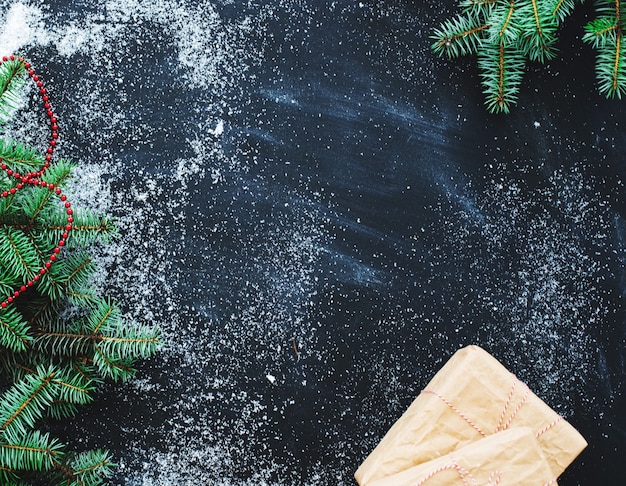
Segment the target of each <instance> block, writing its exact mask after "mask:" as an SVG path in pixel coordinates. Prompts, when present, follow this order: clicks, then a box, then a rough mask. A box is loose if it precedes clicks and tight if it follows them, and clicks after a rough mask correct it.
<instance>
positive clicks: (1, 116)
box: [0, 60, 26, 125]
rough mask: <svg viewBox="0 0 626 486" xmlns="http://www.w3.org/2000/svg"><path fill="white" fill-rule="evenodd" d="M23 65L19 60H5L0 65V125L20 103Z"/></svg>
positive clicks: (7, 119) (8, 118)
mask: <svg viewBox="0 0 626 486" xmlns="http://www.w3.org/2000/svg"><path fill="white" fill-rule="evenodd" d="M24 71H25V68H24V64H23V63H22V62H20V61H19V60H7V61H5V62H3V63H2V64H0V125H4V124H5V123H6V122H8V121H9V120H10V119H11V118H12V116H13V113H14V112H15V110H16V109H17V107H18V106H19V105H20V103H21V101H22V96H21V88H22V87H23V86H24V83H25V81H26V80H25V77H24V76H23V73H24Z"/></svg>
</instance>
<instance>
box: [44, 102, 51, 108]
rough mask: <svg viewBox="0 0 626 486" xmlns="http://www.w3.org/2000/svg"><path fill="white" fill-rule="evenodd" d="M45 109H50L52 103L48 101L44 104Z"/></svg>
mask: <svg viewBox="0 0 626 486" xmlns="http://www.w3.org/2000/svg"><path fill="white" fill-rule="evenodd" d="M43 107H44V109H46V110H49V109H50V103H48V102H47V101H46V102H45V103H44V104H43Z"/></svg>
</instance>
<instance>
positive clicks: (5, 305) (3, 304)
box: [0, 301, 8, 309]
mask: <svg viewBox="0 0 626 486" xmlns="http://www.w3.org/2000/svg"><path fill="white" fill-rule="evenodd" d="M0 305H2V308H3V309H6V308H7V305H8V304H7V303H6V301H5V302H3V303H2V304H0Z"/></svg>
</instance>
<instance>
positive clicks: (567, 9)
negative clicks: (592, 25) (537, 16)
mask: <svg viewBox="0 0 626 486" xmlns="http://www.w3.org/2000/svg"><path fill="white" fill-rule="evenodd" d="M584 1H585V0H548V1H547V5H548V7H549V9H550V11H551V12H552V16H553V17H554V18H555V19H556V21H557V22H558V23H559V24H561V23H563V22H564V21H565V19H566V18H567V17H569V16H570V15H571V14H572V12H573V11H574V9H575V8H576V4H582V3H584Z"/></svg>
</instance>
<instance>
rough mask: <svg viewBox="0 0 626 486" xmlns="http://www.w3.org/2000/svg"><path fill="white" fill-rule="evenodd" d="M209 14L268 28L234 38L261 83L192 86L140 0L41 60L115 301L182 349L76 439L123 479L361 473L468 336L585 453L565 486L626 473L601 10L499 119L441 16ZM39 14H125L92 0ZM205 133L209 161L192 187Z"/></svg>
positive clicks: (115, 398)
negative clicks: (567, 429)
mask: <svg viewBox="0 0 626 486" xmlns="http://www.w3.org/2000/svg"><path fill="white" fill-rule="evenodd" d="M133 5H134V4H133ZM185 5H186V4H185ZM189 5H193V4H191V3H190V4H189ZM197 5H198V7H197V8H198V9H200V10H202V9H204V11H211V12H212V13H214V14H216V15H217V16H218V17H219V19H220V23H219V27H217V28H214V26H212V25H211V26H206V25H205V28H206V29H207V30H206V34H207V36H211V35H216V34H224V35H225V36H226V37H228V35H229V33H232V32H233V31H232V30H229V29H228V27H229V26H233V25H242V23H243V22H244V20H245V19H246V18H253V19H256V21H255V22H253V26H252V28H250V29H249V30H242V29H239V30H237V31H236V32H237V33H238V35H239V36H240V37H238V38H236V39H234V40H233V45H234V46H235V47H238V48H240V49H242V50H243V51H246V50H247V51H248V54H247V57H246V59H247V63H248V64H247V69H246V71H245V72H243V73H237V72H235V73H234V74H233V73H232V72H229V68H228V62H224V63H223V64H220V63H218V66H217V72H218V78H219V75H221V76H223V77H224V79H228V80H229V81H228V82H225V83H224V84H223V85H220V86H218V87H216V86H214V85H211V84H209V85H208V87H207V86H203V85H200V84H194V83H193V82H189V78H188V77H187V78H186V77H185V75H186V73H187V74H188V66H186V65H185V64H184V63H183V62H181V60H180V58H179V57H177V56H178V55H179V52H178V51H177V46H176V43H175V32H174V31H173V30H168V26H167V25H165V24H163V23H159V22H160V21H157V20H155V18H156V17H151V16H150V15H144V14H142V15H143V17H142V15H139V18H140V19H141V22H137V18H136V17H133V15H131V14H132V11H137V10H140V9H138V8H137V7H136V6H132V5H131V4H130V3H129V7H128V8H129V11H130V12H131V13H129V15H128V24H126V25H124V26H123V35H122V36H121V37H120V38H115V42H113V43H110V44H106V46H105V47H104V48H103V49H102V50H100V51H97V53H96V54H93V51H87V52H86V53H85V52H83V51H78V52H76V53H74V54H72V55H70V56H67V55H63V53H62V52H59V49H58V48H57V47H56V46H55V44H54V42H53V43H51V44H49V45H46V46H43V47H41V46H34V47H27V48H26V52H25V53H26V54H27V56H28V57H29V58H30V59H31V60H32V61H33V64H34V65H36V66H37V67H38V70H39V71H40V72H41V73H42V74H44V76H45V77H46V78H47V79H48V80H49V82H50V85H51V90H52V92H53V93H55V94H56V95H57V96H56V100H57V101H56V106H57V111H58V112H59V118H60V120H61V122H60V123H62V129H63V132H62V135H63V137H64V140H65V142H64V143H65V145H64V146H63V148H64V150H66V152H67V153H68V155H72V156H73V157H75V158H78V159H80V160H81V161H84V163H85V164H86V165H87V166H89V165H91V166H93V167H97V168H99V170H100V174H99V177H100V180H99V182H98V184H101V185H103V186H104V187H108V188H110V191H111V193H110V198H111V200H112V201H113V202H112V203H111V210H112V211H113V212H115V213H116V214H117V215H118V217H119V218H120V221H121V222H122V226H121V232H122V234H123V236H124V235H125V236H126V241H125V240H124V239H122V240H121V242H118V243H116V244H115V245H117V246H116V247H115V248H116V249H118V251H114V252H111V254H112V255H113V256H112V259H109V260H107V261H108V262H109V263H108V265H107V271H108V272H109V273H110V274H111V275H113V277H111V281H110V282H109V284H108V288H109V291H110V292H112V293H113V294H114V295H116V296H117V297H118V298H119V299H120V300H121V301H122V302H124V303H125V304H124V305H125V306H126V309H127V311H128V312H129V313H130V314H132V315H133V316H134V317H135V318H138V319H145V320H151V321H154V322H155V323H158V324H159V325H161V326H163V328H164V331H165V339H166V341H167V342H168V347H167V348H166V349H165V350H164V351H163V353H162V354H161V355H160V356H159V357H157V358H155V359H153V360H151V361H150V362H149V363H146V364H145V365H143V366H141V368H140V374H139V376H140V378H141V379H142V380H143V381H142V386H139V387H136V386H132V385H124V386H117V385H115V386H108V387H107V388H105V390H104V392H103V393H102V394H101V395H100V396H99V397H98V401H97V403H96V404H95V405H94V406H92V407H90V408H89V409H88V411H87V412H86V414H85V415H84V418H83V419H82V420H84V423H82V424H81V423H80V422H79V423H78V426H77V428H76V430H74V431H73V432H72V431H70V432H71V433H70V435H71V436H72V434H73V436H76V434H79V435H81V436H83V435H84V436H85V437H86V438H85V439H82V440H81V442H82V443H84V444H85V445H90V446H92V445H103V446H106V447H108V448H110V449H112V450H113V452H114V453H115V454H116V456H117V457H118V458H119V459H120V461H119V462H121V463H122V464H123V468H121V469H120V470H119V473H118V475H117V477H116V478H117V483H118V484H174V483H176V484H248V483H249V482H250V484H252V483H254V484H257V483H261V482H262V481H266V482H268V483H270V484H281V485H282V484H285V485H286V484H329V485H330V484H353V483H352V481H353V480H352V475H353V473H354V471H355V470H356V468H357V467H358V465H359V464H360V463H361V461H362V460H363V459H364V458H365V457H366V456H367V454H368V453H369V452H370V451H371V450H372V449H373V447H374V446H375V445H376V443H377V442H378V441H379V440H380V438H381V437H382V436H383V434H384V433H385V432H386V431H387V429H388V428H389V427H390V426H391V424H392V423H393V422H394V421H395V420H396V419H397V418H398V417H399V416H400V415H401V413H402V412H403V411H404V410H405V409H406V407H407V406H408V405H409V404H410V403H411V401H412V400H413V398H414V397H415V396H416V395H417V394H418V393H419V391H420V390H421V389H422V388H423V387H424V386H425V385H426V384H427V382H428V380H429V379H430V378H431V377H432V376H433V374H434V373H435V372H436V371H437V370H438V369H439V368H440V367H441V365H442V364H443V363H444V362H445V360H447V359H448V358H449V357H450V356H451V355H452V353H453V352H454V351H455V350H457V349H458V348H459V347H462V346H465V345H468V344H479V345H481V346H483V347H485V348H486V349H488V350H489V351H490V352H491V353H492V354H494V355H495V356H496V357H497V358H499V359H500V360H501V361H502V362H503V363H504V364H505V365H506V366H507V367H508V368H509V369H511V370H512V371H513V372H515V373H516V374H517V375H518V376H519V377H520V378H521V379H523V380H524V381H525V382H526V383H527V384H528V385H529V386H530V388H531V389H533V390H534V391H535V392H536V393H537V394H538V395H539V396H540V397H542V398H543V399H544V400H546V402H547V403H549V404H550V405H551V406H553V407H554V408H555V409H556V410H558V411H559V412H561V413H562V414H564V415H565V416H566V418H567V419H568V420H569V421H570V422H571V423H572V424H573V425H574V426H575V427H576V428H578V429H579V430H580V431H581V433H582V434H583V435H584V436H585V438H586V439H587V440H588V442H589V447H588V449H587V450H586V451H585V452H584V453H583V454H582V455H581V456H580V457H579V458H578V459H577V460H576V461H575V462H574V464H573V465H572V466H571V467H570V468H569V469H568V470H567V471H566V473H565V474H564V475H563V476H562V478H560V480H559V483H560V484H562V485H575V484H598V483H600V484H620V483H621V478H622V477H623V465H622V464H621V460H622V459H623V457H624V452H625V445H626V421H625V419H624V414H623V411H624V410H625V407H624V405H625V403H624V395H623V388H624V384H625V376H626V375H625V370H624V365H625V363H624V359H625V356H626V352H625V349H626V348H625V346H624V338H625V331H626V325H625V320H624V310H623V296H624V291H625V289H626V286H625V273H624V238H625V236H626V235H625V230H626V225H625V220H624V217H625V216H626V214H625V209H626V208H625V206H624V196H625V194H624V185H623V177H624V159H623V154H624V152H625V148H626V147H625V143H626V136H625V132H624V128H623V126H625V125H623V124H624V122H625V120H624V117H625V114H626V109H625V107H624V102H623V101H622V102H620V101H617V100H612V101H607V100H605V99H604V98H603V97H602V96H600V95H599V94H597V91H596V89H595V81H594V75H593V66H594V63H595V60H594V52H593V51H592V50H591V49H590V48H589V47H587V46H583V45H582V43H581V41H580V36H581V33H582V26H583V25H584V24H585V23H586V22H587V21H588V20H589V19H590V18H591V17H592V15H593V8H592V5H590V4H588V5H586V6H584V7H579V8H578V10H577V13H576V15H575V16H573V17H572V18H571V19H570V20H569V21H568V23H567V25H566V26H565V28H564V29H563V30H562V32H561V40H560V42H559V49H560V51H561V53H560V56H559V58H558V59H556V60H555V61H552V62H551V63H550V64H549V65H548V66H539V65H530V66H529V67H528V73H527V75H526V77H525V79H524V85H523V88H522V91H521V93H520V98H519V105H518V106H516V107H514V108H513V109H512V113H511V114H510V115H508V116H504V115H490V114H488V113H487V112H486V110H485V109H484V107H483V99H482V94H481V91H480V85H479V76H478V72H477V69H476V67H475V65H476V60H475V59H474V58H467V59H465V58H464V59H459V60H455V61H446V60H441V59H438V58H435V57H434V55H433V54H432V53H431V51H430V47H429V46H430V44H431V42H432V40H431V39H429V35H430V34H431V32H432V30H433V29H434V28H435V27H436V26H438V25H439V22H441V21H442V20H444V19H445V18H448V17H450V16H451V15H453V14H455V13H456V12H457V10H456V6H455V3H454V2H452V1H450V0H448V1H446V2H411V1H390V2H368V1H363V2H353V1H343V0H341V1H336V2H322V1H312V0H309V1H304V2H296V1H288V2H280V1H248V2H227V1H223V2H222V1H215V2H200V3H198V4H197ZM190 8H191V7H190ZM133 9H134V10H133ZM44 12H45V15H46V18H47V19H48V21H49V22H50V24H51V25H52V26H57V27H58V26H63V25H66V24H67V23H68V22H77V23H78V24H80V23H81V22H83V23H86V24H87V25H90V26H91V28H92V29H93V28H95V26H96V24H98V25H104V26H105V29H106V27H107V25H108V27H109V28H110V27H111V25H113V24H115V25H118V22H119V19H117V20H112V19H111V17H110V12H109V11H108V10H107V9H105V8H104V7H102V6H101V5H100V4H99V3H98V2H95V3H94V2H72V3H68V4H65V5H62V6H61V5H51V6H49V7H45V8H44ZM98 15H101V16H100V17H98ZM159 18H160V17H159ZM172 18H173V17H172ZM94 19H97V22H96V21H94ZM200 20H202V19H200ZM200 20H198V22H200ZM193 21H194V19H190V22H193ZM177 25H178V24H177ZM209 27H210V28H209ZM120 28H122V27H120ZM242 32H243V34H242ZM120 39H121V40H122V41H121V42H120ZM137 39H139V40H140V41H141V42H140V43H138V42H136V41H137ZM222 41H223V39H222V38H218V37H215V47H216V48H217V47H219V45H220V43H221V42H222ZM208 45H209V46H210V44H208ZM259 46H262V49H259ZM227 52H231V51H227ZM231 53H232V52H231ZM257 53H259V54H258V55H257ZM186 70H187V71H186ZM193 75H194V76H199V77H202V75H203V74H202V72H201V71H195V72H194V74H193ZM93 89H96V90H97V92H98V97H99V98H98V102H97V103H96V102H95V101H93V100H91V101H89V102H85V101H84V100H83V101H81V99H80V97H81V96H85V93H90V92H91V91H92V90H93ZM81 103H87V106H88V108H87V111H86V112H85V113H84V114H83V113H82V112H81V107H80V106H81ZM94 107H96V108H98V110H100V109H102V112H96V111H95V108H94ZM216 107H217V108H216ZM216 109H217V111H218V112H216ZM118 113H123V114H124V123H121V122H117V121H116V114H118ZM218 119H221V120H222V121H223V123H224V127H225V130H224V133H223V135H222V136H220V137H216V136H214V135H213V134H211V133H207V129H210V128H214V127H215V126H216V121H217V120H218ZM207 120H208V121H207ZM194 137H195V139H196V140H200V142H201V143H206V146H207V147H209V146H210V147H212V148H211V150H212V151H209V152H208V153H207V156H206V158H204V159H202V157H200V158H198V159H194V160H202V161H203V162H202V164H201V165H200V166H199V168H196V169H195V170H193V171H191V172H190V173H189V174H187V175H184V174H183V175H182V176H181V175H180V174H179V172H180V166H179V165H178V161H179V160H184V161H188V160H191V159H192V158H193V157H196V155H194V149H193V147H192V146H191V144H190V142H189V140H190V139H194ZM215 154H219V157H218V156H217V155H215ZM216 157H217V158H216ZM185 164H186V166H189V164H188V162H186V163H185ZM177 167H178V169H177ZM216 168H217V169H218V170H217V172H215V171H214V169H216ZM177 170H178V172H177ZM97 187H100V186H97ZM137 191H138V192H140V193H144V192H145V193H146V194H147V195H146V196H145V197H143V198H137V197H133V194H136V193H137ZM87 199H88V198H87ZM128 213H130V214H136V215H137V216H136V217H134V219H133V217H129V216H125V215H126V214H128ZM129 218H130V219H129ZM142 242H146V243H145V246H142ZM103 251H104V252H105V253H106V250H103ZM133 265H134V266H133ZM129 268H130V269H133V268H135V270H132V271H131V270H129ZM115 275H117V277H115ZM159 276H160V277H161V280H159V279H158V277H159ZM155 282H156V284H155ZM139 285H148V286H149V285H154V287H150V288H151V290H150V292H149V293H148V292H146V294H142V292H141V291H138V289H139ZM128 286H130V288H128ZM267 375H271V376H272V377H274V379H275V382H274V383H272V381H271V380H270V379H268V378H267ZM253 402H254V403H255V406H254V407H251V405H250V403H253ZM81 442H79V444H80V443H81ZM159 471H163V472H161V473H159ZM142 481H143V482H142ZM168 481H170V482H168Z"/></svg>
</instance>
